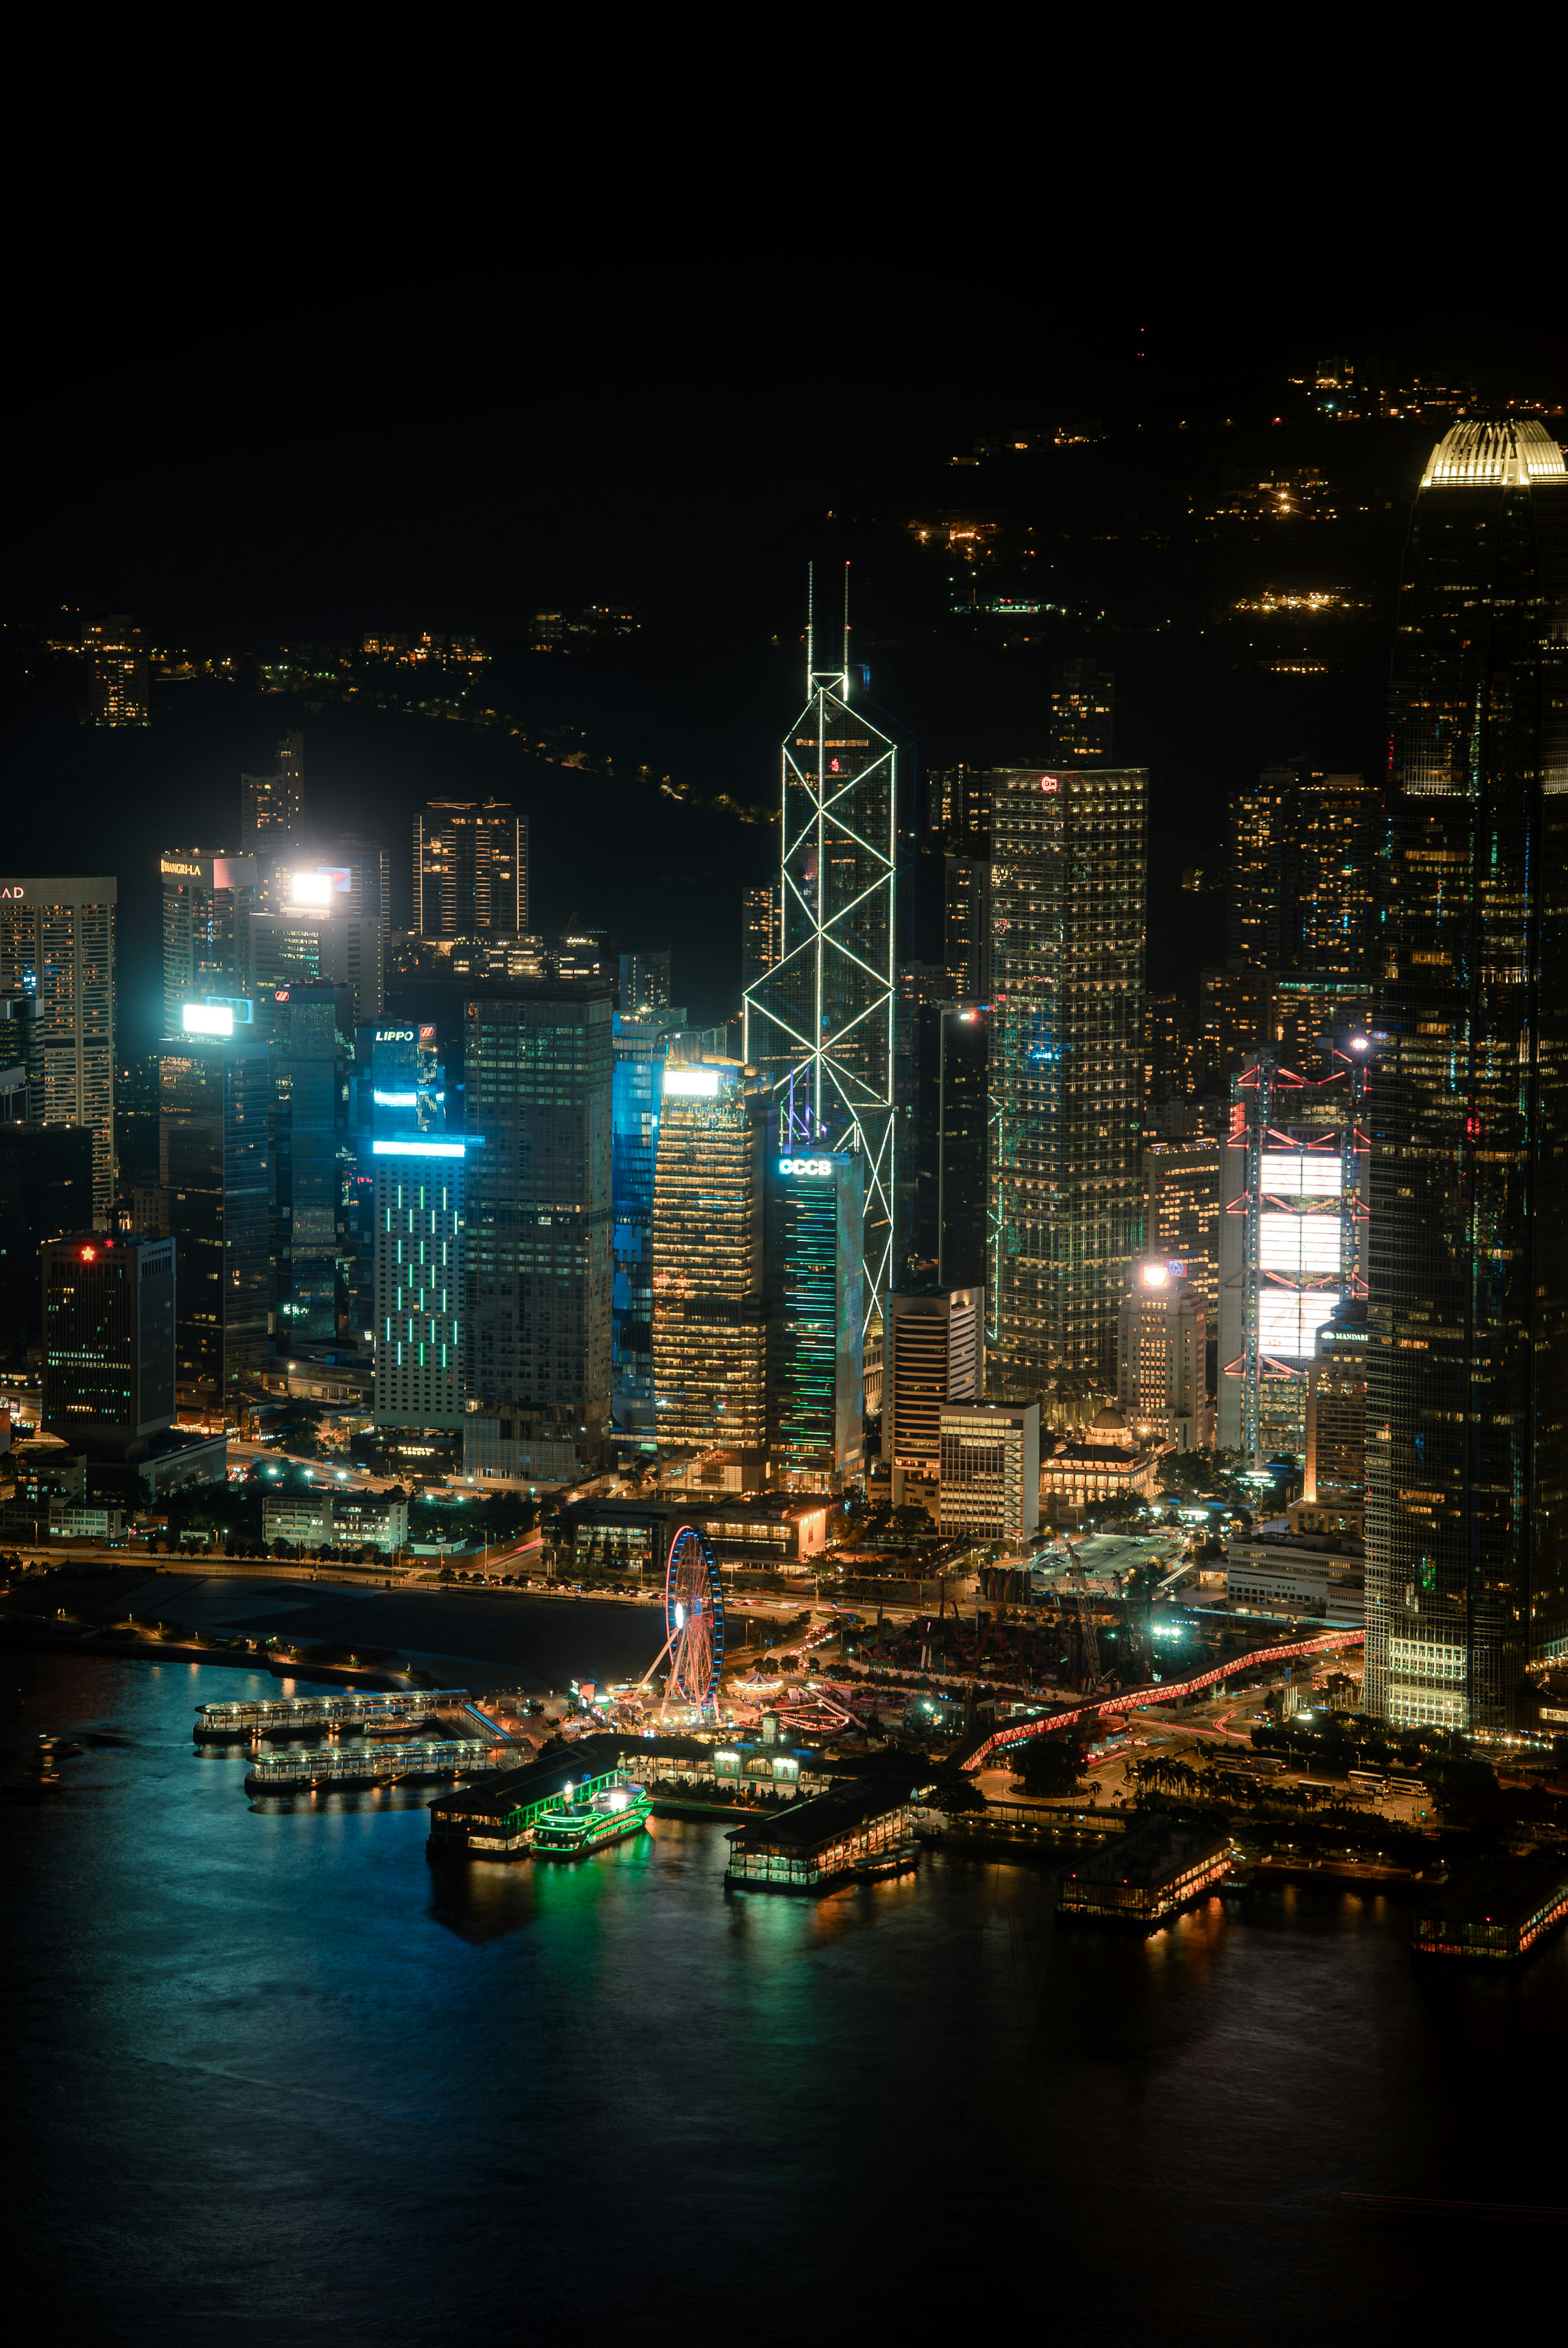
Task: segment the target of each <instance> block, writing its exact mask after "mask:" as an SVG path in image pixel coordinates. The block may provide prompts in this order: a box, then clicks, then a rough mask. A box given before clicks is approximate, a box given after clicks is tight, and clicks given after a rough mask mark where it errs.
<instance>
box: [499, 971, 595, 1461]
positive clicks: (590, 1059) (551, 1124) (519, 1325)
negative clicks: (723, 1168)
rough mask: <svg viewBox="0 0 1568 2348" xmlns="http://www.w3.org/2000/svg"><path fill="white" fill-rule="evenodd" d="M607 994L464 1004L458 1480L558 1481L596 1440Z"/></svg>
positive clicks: (522, 991)
mask: <svg viewBox="0 0 1568 2348" xmlns="http://www.w3.org/2000/svg"><path fill="white" fill-rule="evenodd" d="M612 1015H613V1014H612V1013H611V1010H610V995H609V992H608V990H606V991H605V992H604V993H602V994H600V993H599V992H597V991H596V990H595V987H594V985H593V984H592V983H587V984H585V985H584V986H583V987H582V988H581V989H580V991H579V992H577V993H574V994H566V993H565V992H559V993H558V992H553V991H552V989H551V988H550V987H549V986H542V987H538V988H529V987H528V985H527V983H526V982H525V983H520V984H519V986H518V991H517V992H516V993H515V994H493V995H490V994H477V995H475V996H474V997H472V998H471V999H470V1000H469V1002H468V1004H467V1006H466V1012H465V1017H464V1025H465V1028H466V1052H465V1071H464V1073H465V1081H466V1107H467V1120H468V1125H469V1128H470V1129H471V1130H473V1131H474V1132H476V1133H482V1134H483V1135H484V1137H485V1148H484V1150H483V1151H482V1152H481V1154H480V1159H479V1163H478V1166H477V1169H471V1178H470V1189H469V1206H468V1210H467V1214H468V1264H469V1272H470V1276H471V1278H472V1281H473V1282H474V1290H475V1305H474V1360H473V1365H472V1370H471V1373H470V1376H471V1382H472V1394H473V1398H474V1400H475V1402H476V1403H477V1405H478V1407H477V1409H475V1410H473V1411H471V1412H469V1413H467V1414H466V1416H465V1417H464V1421H463V1464H464V1469H465V1472H466V1474H468V1475H471V1476H473V1477H475V1478H477V1479H478V1478H483V1479H491V1478H502V1479H503V1480H515V1481H519V1482H529V1481H538V1482H539V1483H545V1482H549V1483H557V1482H559V1483H566V1482H569V1481H570V1480H571V1479H572V1478H573V1477H575V1476H578V1475H581V1474H586V1473H589V1472H591V1471H592V1470H593V1469H596V1468H598V1467H599V1466H600V1464H601V1463H602V1460H603V1457H604V1452H605V1447H606V1444H607V1441H608V1438H609V1433H610V1293H611V1290H610V1271H611V1254H610V1236H611V1224H610V1200H611V1192H610V1130H611V1127H610V1117H611V1055H610V1021H611V1017H612Z"/></svg>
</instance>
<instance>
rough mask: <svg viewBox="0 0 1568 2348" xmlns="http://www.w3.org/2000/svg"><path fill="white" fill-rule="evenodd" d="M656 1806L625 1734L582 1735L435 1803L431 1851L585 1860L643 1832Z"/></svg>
mask: <svg viewBox="0 0 1568 2348" xmlns="http://www.w3.org/2000/svg"><path fill="white" fill-rule="evenodd" d="M652 1807H653V1805H652V1802H651V1798H650V1796H649V1792H648V1788H647V1787H646V1786H642V1785H639V1784H638V1783H636V1782H635V1780H634V1779H633V1778H632V1777H631V1776H630V1773H629V1772H628V1771H627V1769H626V1768H625V1767H624V1766H622V1762H621V1753H620V1738H619V1737H616V1736H605V1735H600V1736H583V1737H579V1739H578V1740H577V1742H576V1743H575V1744H573V1745H569V1746H567V1748H566V1749H565V1751H564V1752H559V1753H553V1754H551V1755H550V1756H548V1759H540V1760H538V1761H530V1762H529V1763H528V1765H527V1766H525V1767H524V1768H521V1769H508V1770H507V1771H505V1772H504V1773H502V1774H500V1775H497V1776H490V1777H488V1778H487V1779H486V1780H484V1781H483V1782H482V1783H480V1784H477V1785H474V1786H467V1787H464V1788H463V1789H462V1790H461V1791H460V1792H458V1793H456V1794H447V1795H446V1796H445V1797H443V1798H442V1799H441V1800H439V1801H436V1802H432V1803H431V1805H430V1842H429V1846H428V1851H429V1856H430V1858H431V1859H443V1860H444V1859H449V1858H450V1859H456V1858H464V1859H579V1858H580V1857H581V1856H582V1855H583V1854H584V1853H585V1852H587V1851H590V1850H598V1849H600V1847H601V1845H603V1844H605V1843H608V1842H619V1841H620V1838H621V1837H622V1836H623V1835H631V1834H636V1833H638V1832H639V1831H640V1830H641V1828H642V1826H643V1825H644V1823H645V1822H646V1820H647V1818H648V1814H649V1812H650V1810H651V1808H652Z"/></svg>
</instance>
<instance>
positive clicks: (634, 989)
mask: <svg viewBox="0 0 1568 2348" xmlns="http://www.w3.org/2000/svg"><path fill="white" fill-rule="evenodd" d="M620 1008H621V1010H622V1011H623V1012H630V1014H631V1015H632V1016H633V1017H634V1018H635V1017H636V1016H637V1015H638V1014H640V1013H641V1012H645V1011H668V1010H669V1008H670V949H669V947H668V946H660V947H659V948H658V949H657V950H656V951H655V952H654V953H623V954H622V955H621V956H620Z"/></svg>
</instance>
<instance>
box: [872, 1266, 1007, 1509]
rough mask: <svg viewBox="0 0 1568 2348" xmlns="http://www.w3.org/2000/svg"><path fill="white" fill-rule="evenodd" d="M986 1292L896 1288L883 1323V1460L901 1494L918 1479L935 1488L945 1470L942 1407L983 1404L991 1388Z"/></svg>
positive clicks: (895, 1491) (897, 1495)
mask: <svg viewBox="0 0 1568 2348" xmlns="http://www.w3.org/2000/svg"><path fill="white" fill-rule="evenodd" d="M985 1313H986V1292H985V1290H984V1289H983V1288H979V1287H975V1288H936V1289H924V1290H918V1291H910V1292H904V1291H901V1290H897V1289H896V1290H895V1291H894V1292H893V1294H892V1295H891V1296H890V1297H889V1298H888V1300H887V1309H886V1315H885V1317H884V1320H883V1324H882V1343H883V1375H882V1456H883V1457H884V1458H885V1459H886V1461H887V1463H888V1465H889V1467H890V1468H892V1470H893V1477H894V1483H893V1495H894V1498H895V1500H899V1499H902V1498H903V1490H902V1480H903V1478H905V1477H906V1476H914V1477H917V1478H919V1479H920V1480H921V1481H922V1482H924V1483H926V1484H927V1485H931V1486H935V1484H936V1482H937V1480H938V1478H939V1476H940V1474H941V1469H942V1405H943V1404H944V1403H948V1402H979V1400H980V1398H981V1396H982V1395H984V1393H985V1390H986V1329H985Z"/></svg>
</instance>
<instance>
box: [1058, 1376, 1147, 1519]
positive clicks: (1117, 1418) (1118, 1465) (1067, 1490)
mask: <svg viewBox="0 0 1568 2348" xmlns="http://www.w3.org/2000/svg"><path fill="white" fill-rule="evenodd" d="M1162 1457H1163V1452H1162V1451H1160V1450H1159V1449H1157V1448H1153V1449H1148V1448H1144V1447H1142V1446H1141V1445H1140V1444H1139V1441H1138V1437H1137V1432H1136V1430H1135V1429H1134V1428H1133V1427H1131V1426H1129V1425H1128V1424H1127V1419H1126V1416H1125V1414H1124V1413H1123V1412H1122V1411H1121V1410H1119V1409H1118V1408H1117V1406H1116V1405H1115V1404H1114V1403H1107V1404H1106V1405H1105V1406H1104V1408H1103V1409H1102V1410H1099V1411H1096V1413H1095V1415H1094V1416H1093V1417H1092V1418H1091V1420H1090V1422H1089V1424H1088V1426H1085V1427H1083V1428H1081V1430H1080V1432H1079V1434H1078V1435H1076V1436H1072V1437H1065V1436H1064V1437H1059V1438H1058V1439H1057V1440H1056V1441H1055V1442H1054V1443H1052V1444H1051V1446H1050V1448H1049V1449H1048V1450H1047V1452H1046V1454H1045V1456H1044V1457H1043V1458H1042V1459H1041V1461H1040V1493H1041V1497H1042V1498H1044V1500H1045V1502H1046V1504H1047V1506H1048V1508H1049V1509H1050V1513H1051V1514H1052V1516H1053V1517H1055V1518H1057V1519H1059V1520H1061V1519H1070V1518H1072V1517H1075V1516H1078V1515H1079V1514H1081V1511H1082V1510H1083V1509H1086V1508H1095V1507H1100V1506H1102V1505H1103V1504H1104V1502H1106V1501H1107V1500H1119V1501H1127V1500H1146V1499H1148V1498H1150V1496H1151V1495H1152V1494H1153V1490H1154V1488H1155V1485H1156V1484H1157V1482H1158V1480H1159V1473H1160V1461H1161V1459H1162Z"/></svg>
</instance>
